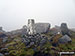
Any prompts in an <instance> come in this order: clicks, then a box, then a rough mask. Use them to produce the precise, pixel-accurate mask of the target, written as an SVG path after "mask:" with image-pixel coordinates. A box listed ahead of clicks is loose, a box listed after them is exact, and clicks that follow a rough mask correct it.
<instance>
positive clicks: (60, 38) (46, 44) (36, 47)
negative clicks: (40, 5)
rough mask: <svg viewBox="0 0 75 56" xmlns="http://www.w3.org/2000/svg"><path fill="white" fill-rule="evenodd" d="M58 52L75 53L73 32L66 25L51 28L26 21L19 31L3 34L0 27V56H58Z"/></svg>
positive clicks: (30, 20) (74, 34) (47, 24)
mask: <svg viewBox="0 0 75 56" xmlns="http://www.w3.org/2000/svg"><path fill="white" fill-rule="evenodd" d="M60 51H61V52H62V51H64V52H66V51H70V52H71V51H75V32H74V31H72V30H70V29H69V28H68V25H67V23H62V24H61V26H55V27H53V28H51V25H50V23H35V20H34V19H28V24H27V25H24V26H23V27H22V28H21V29H17V30H13V31H10V32H5V31H3V29H2V27H0V56H59V52H60Z"/></svg>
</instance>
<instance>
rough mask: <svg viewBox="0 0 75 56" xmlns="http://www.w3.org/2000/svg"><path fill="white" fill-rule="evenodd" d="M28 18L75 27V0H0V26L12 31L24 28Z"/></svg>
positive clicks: (53, 24) (52, 24)
mask: <svg viewBox="0 0 75 56" xmlns="http://www.w3.org/2000/svg"><path fill="white" fill-rule="evenodd" d="M28 19H35V22H47V23H50V24H51V26H52V27H53V26H55V25H58V26H60V25H61V23H62V22H66V23H67V24H68V27H70V28H73V27H75V0H0V26H2V27H3V29H4V30H6V31H10V30H15V29H20V28H22V26H23V25H26V24H27V20H28Z"/></svg>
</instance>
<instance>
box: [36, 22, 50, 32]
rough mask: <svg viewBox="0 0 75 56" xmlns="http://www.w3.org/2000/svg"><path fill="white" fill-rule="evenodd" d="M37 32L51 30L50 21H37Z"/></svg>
mask: <svg viewBox="0 0 75 56" xmlns="http://www.w3.org/2000/svg"><path fill="white" fill-rule="evenodd" d="M35 30H36V33H47V32H48V31H49V30H50V24H49V23H36V24H35Z"/></svg>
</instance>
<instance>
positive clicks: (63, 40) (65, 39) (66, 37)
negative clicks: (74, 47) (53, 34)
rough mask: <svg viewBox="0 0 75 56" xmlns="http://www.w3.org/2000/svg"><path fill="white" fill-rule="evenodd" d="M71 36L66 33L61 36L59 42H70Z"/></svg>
mask: <svg viewBox="0 0 75 56" xmlns="http://www.w3.org/2000/svg"><path fill="white" fill-rule="evenodd" d="M71 41H72V40H71V38H70V37H69V36H68V35H64V36H63V37H61V38H60V39H59V40H58V42H59V43H68V42H71Z"/></svg>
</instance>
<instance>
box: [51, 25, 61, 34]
mask: <svg viewBox="0 0 75 56" xmlns="http://www.w3.org/2000/svg"><path fill="white" fill-rule="evenodd" d="M50 32H51V34H52V35H56V34H57V33H58V32H60V33H61V29H60V27H59V26H55V27H53V28H52V29H50Z"/></svg>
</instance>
